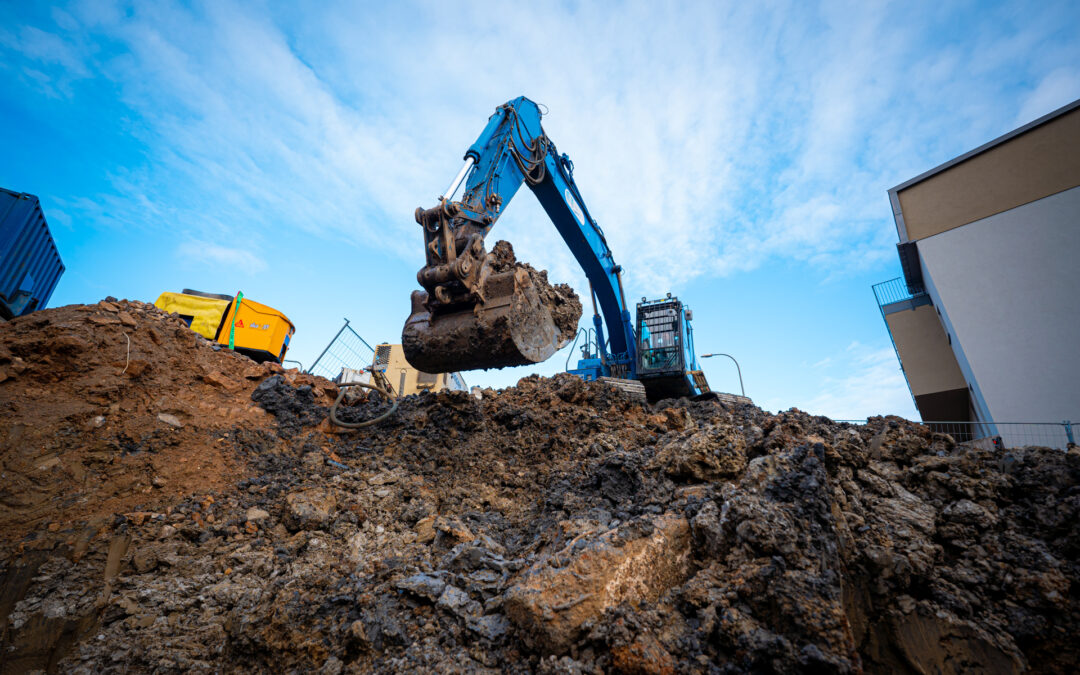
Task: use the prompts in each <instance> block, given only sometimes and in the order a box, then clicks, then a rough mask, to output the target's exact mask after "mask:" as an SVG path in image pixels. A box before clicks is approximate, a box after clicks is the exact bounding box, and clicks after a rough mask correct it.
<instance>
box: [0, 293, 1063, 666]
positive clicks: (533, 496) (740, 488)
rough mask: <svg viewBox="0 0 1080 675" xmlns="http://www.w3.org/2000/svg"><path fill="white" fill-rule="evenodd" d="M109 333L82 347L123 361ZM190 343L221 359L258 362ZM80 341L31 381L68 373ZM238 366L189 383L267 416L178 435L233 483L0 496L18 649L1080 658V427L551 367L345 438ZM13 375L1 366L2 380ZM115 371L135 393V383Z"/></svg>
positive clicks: (321, 659)
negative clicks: (229, 381)
mask: <svg viewBox="0 0 1080 675" xmlns="http://www.w3.org/2000/svg"><path fill="white" fill-rule="evenodd" d="M99 311H101V310H99V309H96V308H94V307H91V308H64V309H62V310H53V312H55V314H44V315H43V316H44V318H46V319H51V317H53V316H60V315H61V313H63V312H67V313H68V314H64V316H69V317H70V319H65V321H67V322H68V323H72V324H74V325H73V327H72V329H71V330H75V331H79V330H82V328H80V326H82V325H83V324H85V323H87V322H88V321H89V319H90V317H93V316H104V314H96V312H99ZM127 311H129V312H130V310H127ZM147 311H149V310H147ZM136 320H137V321H139V319H136ZM142 321H143V322H145V323H148V324H150V325H152V326H158V325H159V324H160V326H162V327H164V326H170V325H171V324H169V320H168V319H165V318H162V319H161V320H160V322H155V323H151V320H150V319H149V318H144V319H142ZM49 325H50V324H49V322H48V321H46V323H45V324H43V325H42V326H40V327H39V328H40V329H42V331H43V332H44V333H46V334H47V333H48V330H47V329H48V327H49ZM7 330H10V329H7ZM24 330H25V331H28V330H29V329H28V327H26V326H23V327H19V331H20V332H19V335H21V336H22V337H20V338H19V339H22V340H29V339H30V336H29V333H23V332H22V331H24ZM162 330H164V328H162ZM3 335H4V344H5V345H6V346H7V348H8V349H9V350H10V351H11V352H12V355H13V356H12V357H8V361H7V362H5V363H4V364H3V366H2V367H4V368H8V367H9V366H10V365H11V364H12V363H14V355H15V352H16V350H15V349H14V348H13V347H12V340H11V338H10V335H12V334H11V333H9V332H5V333H3ZM177 335H178V334H177ZM147 337H148V338H149V336H148V335H147ZM42 339H43V340H48V339H52V338H50V337H48V336H46V337H45V338H42ZM83 339H88V338H83ZM102 339H104V338H102ZM176 339H177V340H181V339H183V338H180V337H176ZM110 340H112V338H110ZM151 343H152V339H148V340H147V341H145V343H140V344H151ZM163 345H171V343H162V345H159V348H160V350H161V351H162V352H168V350H169V349H172V348H173V347H171V346H163ZM115 346H116V343H115V340H112V341H110V342H108V344H107V346H106V347H107V348H104V349H103V351H104V352H106V353H107V356H103V357H102V358H101V364H102V365H100V366H95V367H96V368H99V369H104V368H106V366H108V367H109V368H112V371H116V372H118V371H119V370H120V368H118V367H112V365H111V364H112V363H114V362H115V361H117V360H118V359H117V358H116V357H115V355H114V354H113V352H115V351H116V350H115ZM192 351H193V353H198V355H199V356H198V358H200V359H201V358H205V359H210V360H211V361H207V362H206V363H211V364H213V365H214V367H215V368H218V370H217V371H215V372H226V370H225V365H228V366H233V365H235V366H237V367H238V368H241V369H247V368H249V367H251V366H249V365H248V364H247V363H245V362H244V361H242V360H240V359H238V358H236V357H234V356H232V355H226V354H221V353H217V352H213V351H212V349H211V348H210V347H209V346H205V345H203V346H200V345H199V344H198V343H197V341H196V346H195V347H193V348H192ZM118 353H119V355H120V357H121V359H122V357H123V352H118ZM154 354H156V351H150V352H147V353H146V355H145V356H144V358H146V360H147V361H148V362H152V363H155V364H156V363H163V364H164V363H166V362H168V363H170V364H171V365H169V366H168V368H169V369H170V370H169V372H166V370H165V369H166V366H165V365H162V366H161V367H160V373H159V375H160V376H161V377H162V379H161V380H160V381H157V386H159V387H165V386H167V384H166V382H167V380H170V379H171V380H174V381H175V382H176V383H177V384H176V385H175V386H177V387H181V388H183V387H201V386H202V385H200V384H198V383H199V382H201V381H202V379H201V378H202V377H203V375H202V373H200V372H199V371H198V367H199V366H197V365H194V364H197V363H202V362H201V361H197V360H192V359H191V358H178V359H177V360H176V361H175V362H173V361H167V359H168V358H170V357H169V356H166V355H163V354H158V355H157V356H154ZM21 358H23V359H24V360H26V356H21ZM78 362H79V360H78V359H74V360H71V361H65V363H69V364H70V366H56V365H55V364H57V363H60V362H59V360H56V361H54V368H53V369H52V371H53V372H62V373H63V377H60V378H58V379H57V380H56V381H55V382H48V381H44V380H39V381H38V382H39V384H37V385H35V386H40V387H43V388H46V389H47V390H48V391H52V392H53V395H54V397H58V396H60V394H59V392H61V391H67V390H68V389H67V388H68V387H73V386H74V385H73V384H72V382H73V381H75V380H76V379H77V378H76V377H75V375H68V374H67V371H66V370H62V368H67V367H71V368H75V367H76V364H77V363H78ZM219 362H220V364H225V365H220V366H219V365H218V364H219ZM120 366H121V367H122V366H123V361H122V360H121V361H120ZM26 372H28V371H26ZM35 372H37V373H38V375H37V376H35V377H43V376H44V374H45V373H47V372H50V369H49V368H42V369H40V370H38V371H35ZM228 372H229V373H230V374H231V375H232V376H233V377H234V378H237V377H239V378H241V380H242V381H243V382H244V386H243V387H241V388H239V389H237V390H236V391H234V392H228V391H225V390H223V389H221V388H219V387H216V386H214V387H210V388H206V389H200V390H199V391H200V392H201V394H200V396H202V397H207V396H217V395H218V394H221V396H223V397H224V398H220V399H214V400H215V404H216V405H217V406H218V407H227V408H231V409H243V410H248V409H249V407H250V406H251V404H252V402H253V401H258V403H259V405H260V406H261V407H265V409H266V410H267V411H268V413H269V414H265V415H262V414H259V413H255V412H251V411H248V412H246V413H244V415H245V416H236V415H238V413H236V414H232V413H231V414H230V416H228V417H227V416H214V415H203V418H205V419H204V422H203V424H209V423H208V422H207V421H205V420H208V419H213V420H214V421H215V424H219V425H220V426H217V427H213V430H212V431H211V427H210V426H207V427H204V429H205V430H206V431H207V434H206V436H207V437H210V436H213V437H214V438H215V439H216V438H225V436H224V433H225V431H224V429H225V428H227V427H229V425H230V424H231V425H233V426H232V427H231V428H230V431H229V434H230V435H229V437H228V440H227V441H226V442H221V443H218V444H217V445H214V444H213V443H205V444H203V445H191V446H183V447H190V448H193V450H191V451H192V452H209V451H210V450H209V449H210V448H214V452H217V453H219V454H218V455H216V456H217V457H220V460H219V461H220V463H221V465H222V466H224V465H229V466H233V467H235V468H234V469H233V470H231V471H222V472H220V473H218V474H216V475H217V476H218V480H219V481H220V482H219V483H216V484H211V483H209V482H208V483H207V485H206V487H205V488H203V489H200V490H197V491H195V492H193V493H184V494H183V495H181V491H179V490H178V491H176V492H169V493H161V494H160V495H159V497H158V500H157V501H156V502H155V506H154V507H153V509H147V510H152V511H153V512H152V513H147V514H143V515H139V514H130V513H129V514H128V515H127V516H119V517H115V518H113V519H112V520H111V521H110V522H109V523H107V524H105V525H103V526H101V527H100V528H98V529H97V530H95V535H94V536H93V537H91V538H89V539H87V540H86V541H85V543H82V544H72V543H71V541H70V540H71V539H72V536H73V535H72V533H71V532H67V533H65V532H64V531H63V530H61V531H60V532H49V530H48V528H47V527H45V526H44V525H43V523H45V522H46V520H45V519H46V516H44V515H38V516H34V517H35V518H38V520H36V521H34V522H36V523H37V526H36V528H35V527H34V526H32V525H31V524H30V521H26V522H24V523H22V524H20V523H21V521H19V518H18V517H16V518H13V519H12V521H11V522H12V523H13V525H12V526H15V527H21V530H19V531H20V532H22V533H24V534H22V535H21V537H20V538H19V541H18V542H15V541H14V537H13V538H12V541H11V542H10V543H8V544H7V545H6V547H5V549H4V557H3V560H4V561H5V562H4V563H3V564H4V567H3V568H2V569H3V575H4V576H3V581H2V585H0V599H3V600H4V601H5V602H7V605H6V606H5V607H4V608H2V609H4V617H3V619H2V620H4V621H6V626H5V628H4V633H3V639H4V644H3V645H2V648H3V650H4V652H3V653H4V654H5V657H6V659H5V661H4V665H3V667H2V669H3V670H4V672H15V671H19V670H26V669H29V668H50V669H54V670H62V671H64V672H120V671H149V670H154V671H185V672H187V671H195V672H210V671H221V670H228V671H244V672H262V671H267V670H273V671H301V670H305V671H306V670H319V671H320V672H325V673H342V672H386V671H392V672H431V673H436V672H439V673H441V672H489V671H490V672H545V673H549V672H550V673H554V672H572V673H574V672H576V673H586V672H621V673H675V672H702V673H705V672H790V671H796V672H800V671H811V670H814V671H824V672H834V671H837V672H859V671H869V672H946V673H947V672H961V671H971V670H975V671H980V670H981V671H993V672H1019V671H1023V670H1028V669H1029V670H1033V671H1036V672H1071V671H1074V670H1075V665H1076V661H1077V656H1078V654H1077V647H1076V645H1075V642H1074V641H1073V640H1072V636H1073V635H1074V634H1075V633H1076V632H1077V630H1078V628H1080V616H1078V612H1080V609H1078V604H1077V602H1076V599H1077V595H1078V589H1077V584H1076V581H1077V579H1078V572H1080V569H1078V566H1080V562H1078V561H1080V555H1078V554H1080V534H1078V533H1080V530H1078V526H1077V523H1078V522H1080V521H1078V516H1080V488H1078V485H1080V481H1078V479H1080V452H1078V451H1077V450H1076V449H1072V450H1070V451H1068V452H1061V451H1056V450H1048V449H1039V448H1029V449H1025V450H1021V451H1011V452H1009V453H1000V452H997V453H995V452H990V451H986V450H981V449H975V448H969V447H964V446H958V445H956V443H955V442H954V441H953V440H952V439H951V438H949V437H948V436H944V435H939V434H933V433H931V432H930V431H929V430H928V429H926V428H925V427H922V426H918V425H913V424H910V423H908V422H905V421H903V420H899V419H896V418H876V419H873V420H871V421H870V423H869V424H867V425H865V426H852V425H847V424H836V423H833V422H831V421H829V420H827V419H825V418H821V417H812V416H809V415H806V414H803V413H801V412H799V411H795V410H792V411H789V412H786V413H782V414H779V415H770V414H767V413H765V412H763V411H761V410H760V409H758V408H755V407H753V406H750V405H729V404H726V403H721V402H716V401H702V402H694V403H690V402H687V401H664V402H661V403H659V404H657V405H653V406H644V405H642V404H639V403H635V402H632V401H630V400H628V399H626V398H624V397H623V396H622V394H620V393H619V392H617V391H615V390H614V389H611V388H609V387H606V386H604V385H600V384H586V383H584V382H581V381H580V380H578V379H576V378H574V377H571V376H566V375H560V376H556V377H555V378H550V379H547V378H536V377H532V378H526V379H524V380H522V381H521V382H519V383H518V386H517V387H514V388H510V389H506V390H503V391H499V392H486V395H485V397H484V398H483V400H477V399H475V398H473V397H471V396H468V395H466V394H464V393H460V392H443V393H440V394H438V395H430V394H423V395H419V396H411V397H407V398H406V399H404V400H403V401H402V402H401V406H400V409H399V411H398V413H397V414H396V415H395V416H394V417H392V418H391V419H390V420H388V421H387V422H385V423H383V424H381V425H378V426H376V427H373V428H370V429H365V430H361V431H358V432H350V433H336V432H333V431H332V430H331V429H330V428H329V427H327V426H326V422H325V419H324V417H325V414H326V412H325V409H326V405H327V395H328V393H329V392H328V391H327V390H328V389H329V387H330V385H329V384H328V383H326V382H325V380H315V379H311V378H307V377H306V376H297V375H296V374H295V373H294V372H292V373H290V372H285V373H278V374H276V376H274V377H269V378H264V377H262V376H258V377H256V376H255V371H254V370H252V371H250V372H251V375H252V377H251V378H250V379H248V377H247V375H245V374H244V373H245V372H246V371H245V370H236V371H228ZM261 372H262V373H264V374H270V373H269V372H268V371H266V370H262V371H261ZM80 377H81V376H80ZM110 377H114V376H113V375H110ZM115 377H119V376H115ZM20 379H25V372H24V373H21V374H19V375H18V377H16V378H15V380H14V381H12V382H7V381H5V382H2V383H0V396H3V397H4V400H5V401H8V402H9V403H8V404H7V405H11V403H10V402H11V401H13V398H12V395H11V393H10V392H9V391H8V388H9V387H12V386H18V387H24V386H27V385H24V384H20ZM26 381H28V382H29V381H30V380H26ZM109 382H112V380H109ZM118 382H120V383H123V386H120V385H117V386H119V389H118V390H117V391H118V393H116V394H115V395H116V396H118V397H120V399H119V400H121V401H123V400H126V399H125V398H124V397H125V396H128V394H124V393H122V392H124V391H128V390H130V389H132V388H133V387H134V386H135V385H133V384H131V383H130V382H129V381H127V380H123V379H121V380H119V381H118ZM185 383H186V384H185ZM204 384H205V383H204ZM152 390H153V388H150V389H148V390H147V391H146V392H144V393H142V394H139V395H140V396H143V395H145V396H150V395H151V392H152ZM20 391H21V390H20ZM72 391H74V390H73V389H72ZM170 391H171V390H170ZM173 395H174V396H179V394H173ZM65 396H67V395H66V394H65ZM132 396H134V394H132ZM35 400H44V398H42V399H35ZM139 400H141V401H143V402H142V404H141V405H142V407H135V408H133V409H132V410H131V411H129V412H128V415H129V417H131V418H133V419H132V420H130V421H129V422H128V423H129V424H132V425H134V424H136V423H137V422H136V421H135V419H134V418H138V419H139V420H141V421H140V422H138V423H139V424H144V425H146V427H145V428H147V429H149V428H151V427H152V422H153V420H154V419H156V415H157V414H158V410H157V409H156V408H154V407H152V406H151V404H152V402H153V401H154V400H156V399H154V398H152V397H151V398H147V399H145V400H144V399H139ZM72 405H73V404H72ZM99 405H103V406H107V405H108V403H101V404H99ZM377 405H378V404H377V403H375V402H371V403H367V402H361V403H359V404H358V405H357V406H355V407H354V408H352V409H350V410H348V411H346V414H347V415H349V416H353V418H361V417H363V416H365V415H366V414H368V413H370V412H373V411H374V410H375V409H376V408H375V406H377ZM368 406H371V409H370V410H369V409H368ZM46 410H47V409H46ZM24 414H28V413H24ZM173 414H177V413H173ZM195 418H196V416H194V415H193V416H192V417H191V420H194V419H195ZM49 419H50V420H54V421H53V422H49V423H48V424H46V423H39V424H38V425H37V427H39V428H41V429H43V430H44V429H46V428H47V429H50V430H51V433H52V434H53V436H48V438H53V439H55V440H54V442H55V443H56V445H55V446H54V447H55V449H56V451H57V452H60V449H61V448H63V449H64V451H65V452H67V451H73V450H68V449H67V448H68V447H69V446H70V447H75V446H80V447H81V445H86V444H87V443H89V441H88V440H87V439H90V438H93V434H94V433H95V431H93V430H84V429H83V428H82V427H73V426H72V427H71V428H73V429H74V431H72V432H71V433H68V434H66V435H65V434H63V433H61V432H60V431H59V430H60V429H62V428H67V427H64V425H69V426H71V424H72V423H71V422H68V421H64V420H66V419H67V417H63V416H56V417H51V418H49ZM91 419H92V418H91ZM57 420H58V421H57ZM193 424H194V423H192V425H193ZM132 428H135V427H132ZM186 428H188V427H187V426H185V427H181V428H180V429H179V430H178V432H177V433H179V432H183V431H184V429H186ZM193 431H194V430H193ZM42 433H43V434H44V431H42ZM170 433H173V432H170ZM41 438H46V435H43V436H41ZM166 438H167V437H163V436H154V435H149V436H147V437H145V440H144V441H143V445H142V448H143V451H144V452H146V453H148V454H155V453H163V452H166V451H167V450H168V449H169V448H172V447H173V446H168V445H166V444H165V443H164V441H165V439H166ZM192 442H193V441H192ZM159 444H160V445H162V447H160V448H159V447H158V445H159ZM4 451H5V453H10V452H12V448H11V445H10V443H9V445H8V446H5V450H4ZM176 452H180V451H179V450H177V451H176ZM114 454H116V455H120V454H121V451H120V450H114ZM176 457H177V461H179V455H176ZM5 461H6V460H5ZM190 461H191V460H189V462H190ZM230 463H231V464H230ZM136 470H138V471H141V470H143V469H141V468H140V469H136ZM215 485H216V487H215ZM20 489H21V488H20ZM154 489H155V490H159V491H160V490H161V489H160V488H154ZM147 494H148V495H158V493H157V492H150V493H147ZM102 503H103V504H106V503H107V502H102ZM27 513H29V512H27ZM75 531H78V530H77V529H73V530H72V532H75ZM80 541H81V540H80Z"/></svg>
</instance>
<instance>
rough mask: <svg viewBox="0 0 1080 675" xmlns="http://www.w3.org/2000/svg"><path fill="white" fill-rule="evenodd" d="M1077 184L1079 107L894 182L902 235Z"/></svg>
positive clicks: (918, 234) (922, 233) (944, 226)
mask: <svg viewBox="0 0 1080 675" xmlns="http://www.w3.org/2000/svg"><path fill="white" fill-rule="evenodd" d="M1078 185H1080V107H1078V108H1074V109H1072V110H1070V111H1069V112H1066V113H1065V114H1063V115H1061V116H1059V117H1056V118H1054V119H1051V120H1049V121H1047V122H1045V123H1044V124H1041V125H1039V126H1036V127H1034V128H1032V129H1030V130H1027V131H1025V132H1023V133H1021V134H1019V135H1017V136H1015V137H1013V138H1010V139H1009V140H1008V141H1006V142H1004V143H1001V144H1000V145H996V146H994V147H991V148H989V149H987V150H985V151H984V152H980V153H978V154H976V155H974V156H972V157H969V158H967V159H964V160H963V161H960V162H958V163H956V164H954V165H952V166H949V167H948V168H946V169H944V170H943V171H940V172H939V173H935V174H934V175H932V176H930V177H928V178H926V179H924V180H920V181H918V182H916V183H914V184H912V185H910V186H908V187H900V188H896V189H895V190H896V192H897V198H898V206H899V208H900V211H901V213H902V220H903V223H904V228H903V229H904V230H906V232H902V233H901V240H905V239H906V240H908V241H916V240H919V239H924V238H926V237H931V236H934V235H936V234H939V233H941V232H945V231H947V230H950V229H953V228H956V227H960V226H962V225H965V224H967V223H972V222H975V221H977V220H981V219H983V218H986V217H988V216H991V215H993V214H995V213H1002V212H1004V211H1008V210H1009V209H1013V208H1016V207H1017V206H1021V205H1023V204H1027V203H1029V202H1033V201H1035V200H1038V199H1042V198H1044V197H1048V196H1050V195H1052V194H1055V193H1058V192H1061V191H1063V190H1068V189H1070V188H1073V187H1076V186H1078ZM898 225H899V222H898Z"/></svg>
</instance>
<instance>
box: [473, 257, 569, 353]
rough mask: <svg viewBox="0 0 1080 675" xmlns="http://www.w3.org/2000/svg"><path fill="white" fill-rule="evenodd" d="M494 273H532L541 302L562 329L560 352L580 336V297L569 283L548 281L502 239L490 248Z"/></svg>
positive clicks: (560, 329) (545, 276)
mask: <svg viewBox="0 0 1080 675" xmlns="http://www.w3.org/2000/svg"><path fill="white" fill-rule="evenodd" d="M490 255H491V257H492V261H493V262H492V265H491V269H492V271H493V272H508V271H510V270H512V269H514V268H515V267H516V268H520V269H523V270H525V271H527V272H528V273H529V276H530V277H531V278H532V282H533V285H534V286H535V287H536V289H537V294H538V295H539V296H540V301H541V303H542V304H543V305H544V307H546V308H547V309H548V311H550V312H551V318H552V320H553V321H554V322H555V327H556V328H557V329H558V330H559V335H560V338H559V349H562V348H563V347H565V346H566V345H567V344H569V343H570V341H571V340H573V339H574V335H576V334H577V327H578V320H580V319H581V311H582V310H581V298H579V297H578V295H577V293H575V292H574V289H573V288H571V287H570V285H569V284H552V283H551V282H549V281H548V275H547V270H537V269H536V268H534V267H533V266H532V265H530V264H529V263H522V262H518V260H517V256H515V255H514V247H513V246H512V245H511V244H510V242H508V241H505V240H499V241H497V242H495V246H494V247H492V249H491V254H490Z"/></svg>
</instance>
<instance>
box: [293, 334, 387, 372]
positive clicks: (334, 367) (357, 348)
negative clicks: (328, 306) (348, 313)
mask: <svg viewBox="0 0 1080 675" xmlns="http://www.w3.org/2000/svg"><path fill="white" fill-rule="evenodd" d="M374 355H375V349H374V348H373V347H372V346H371V345H369V344H368V343H367V340H365V339H364V338H362V337H360V334H359V333H357V332H356V331H355V330H353V328H352V326H350V325H349V320H348V319H345V325H344V326H342V327H341V330H339V331H338V332H337V335H335V336H334V339H332V340H330V344H328V345H326V349H324V350H323V351H322V353H321V354H319V358H317V359H315V363H313V364H311V367H310V368H308V369H307V372H309V373H311V374H312V375H320V376H322V377H325V378H326V379H328V380H332V379H334V378H335V377H337V376H338V375H339V374H341V369H342V368H351V369H353V370H360V369H362V368H365V367H367V366H370V365H371V361H372V357H373V356H374Z"/></svg>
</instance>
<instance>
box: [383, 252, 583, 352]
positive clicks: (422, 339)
mask: <svg viewBox="0 0 1080 675" xmlns="http://www.w3.org/2000/svg"><path fill="white" fill-rule="evenodd" d="M485 260H486V262H485V265H487V268H486V272H484V273H482V274H485V275H486V281H484V284H483V293H484V296H485V303H484V304H482V305H476V306H458V307H453V308H450V311H448V310H447V309H446V308H442V309H436V313H435V314H434V318H432V314H431V313H429V312H428V308H427V305H426V303H427V302H428V295H427V292H425V291H415V292H414V293H413V295H412V299H411V302H412V309H411V312H410V316H409V318H408V319H407V320H406V322H405V327H404V328H403V329H402V333H401V344H402V348H403V349H404V351H405V358H406V359H407V360H408V361H409V363H410V364H411V365H412V366H413V367H414V368H416V369H418V370H420V371H423V372H428V373H445V372H454V371H464V370H476V369H480V368H484V369H488V368H505V367H508V366H520V365H529V364H533V363H541V362H543V361H546V360H547V359H549V358H550V357H551V356H552V354H554V353H555V352H556V351H558V350H559V349H562V348H563V347H565V346H566V345H567V344H569V343H570V341H571V340H573V339H574V337H575V335H576V333H577V325H578V320H579V319H580V318H581V300H580V299H579V298H578V296H577V293H575V292H574V289H572V288H570V286H568V285H567V284H555V285H552V284H551V282H549V281H548V276H547V271H546V270H539V271H538V270H536V269H535V268H534V267H533V266H532V265H529V264H527V263H521V262H518V261H517V258H516V257H515V256H514V249H513V247H512V246H511V245H510V243H509V242H506V241H499V242H496V244H495V247H494V248H493V249H492V250H491V253H489V254H488V255H487V257H486V259H485Z"/></svg>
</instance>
